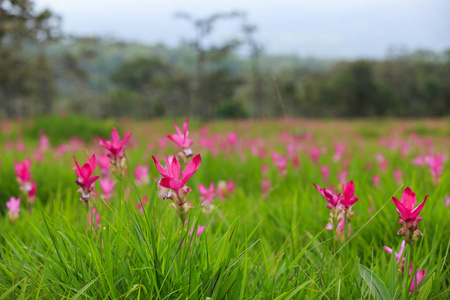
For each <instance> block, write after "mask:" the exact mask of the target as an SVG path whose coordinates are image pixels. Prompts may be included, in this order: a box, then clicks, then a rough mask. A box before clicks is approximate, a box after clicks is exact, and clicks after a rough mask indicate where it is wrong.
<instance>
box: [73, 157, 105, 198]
mask: <svg viewBox="0 0 450 300" xmlns="http://www.w3.org/2000/svg"><path fill="white" fill-rule="evenodd" d="M73 159H74V160H75V164H76V167H75V168H73V170H74V171H75V174H76V175H77V177H78V179H77V180H76V181H75V183H76V184H77V185H79V186H80V189H79V190H78V192H79V193H80V194H81V198H80V200H82V201H88V200H89V197H90V196H91V192H92V191H93V190H94V182H95V181H96V180H97V179H98V178H99V177H100V176H93V177H91V176H92V174H93V173H94V172H95V167H96V165H95V154H92V156H91V158H90V159H89V161H88V162H87V163H85V164H84V165H83V166H82V167H80V165H79V164H78V161H77V159H76V157H75V156H74V157H73Z"/></svg>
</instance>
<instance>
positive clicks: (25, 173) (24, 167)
mask: <svg viewBox="0 0 450 300" xmlns="http://www.w3.org/2000/svg"><path fill="white" fill-rule="evenodd" d="M30 167H31V160H30V159H29V158H27V159H26V160H24V161H23V162H14V171H15V173H16V177H17V180H18V181H19V184H20V185H23V184H27V183H28V182H29V181H30V180H31V170H30Z"/></svg>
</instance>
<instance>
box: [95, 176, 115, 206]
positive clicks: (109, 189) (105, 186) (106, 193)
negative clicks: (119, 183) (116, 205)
mask: <svg viewBox="0 0 450 300" xmlns="http://www.w3.org/2000/svg"><path fill="white" fill-rule="evenodd" d="M98 183H99V185H100V188H101V193H100V194H101V196H102V198H103V199H105V201H107V202H109V200H110V199H111V197H112V196H113V194H114V187H115V186H116V181H115V180H112V179H110V178H108V177H105V178H101V179H99V180H98Z"/></svg>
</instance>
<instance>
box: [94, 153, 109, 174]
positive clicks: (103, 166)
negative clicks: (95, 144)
mask: <svg viewBox="0 0 450 300" xmlns="http://www.w3.org/2000/svg"><path fill="white" fill-rule="evenodd" d="M97 165H98V166H99V167H100V173H101V174H102V176H103V177H106V176H108V175H109V168H110V166H111V164H110V159H109V158H108V155H106V153H102V155H100V157H99V158H98V159H97Z"/></svg>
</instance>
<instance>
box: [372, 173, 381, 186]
mask: <svg viewBox="0 0 450 300" xmlns="http://www.w3.org/2000/svg"><path fill="white" fill-rule="evenodd" d="M372 183H373V185H378V184H379V183H380V176H378V175H373V177H372Z"/></svg>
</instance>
